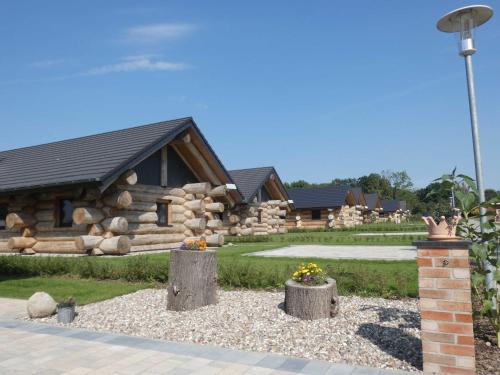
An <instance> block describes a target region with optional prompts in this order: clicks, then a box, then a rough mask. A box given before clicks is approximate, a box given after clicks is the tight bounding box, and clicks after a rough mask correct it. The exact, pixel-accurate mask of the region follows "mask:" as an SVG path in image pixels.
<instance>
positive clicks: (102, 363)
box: [0, 320, 407, 375]
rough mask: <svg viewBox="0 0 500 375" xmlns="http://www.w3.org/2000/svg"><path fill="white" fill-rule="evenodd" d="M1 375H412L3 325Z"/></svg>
mask: <svg viewBox="0 0 500 375" xmlns="http://www.w3.org/2000/svg"><path fill="white" fill-rule="evenodd" d="M0 347H1V348H2V350H1V351H0V374H2V375H8V374H68V375H70V374H71V375H75V374H176V375H188V374H189V375H202V374H203V375H211V374H227V375H239V374H245V375H251V374H254V375H268V374H269V375H287V374H311V375H326V374H329V375H331V374H335V375H347V374H350V375H361V374H365V375H375V374H377V375H390V374H393V375H394V374H407V373H406V372H396V371H388V370H381V369H372V368H366V367H353V366H348V365H344V364H332V363H329V362H323V361H310V360H306V359H301V358H291V357H285V356H280V355H275V354H268V353H254V352H244V351H240V350H230V349H224V348H219V347H211V346H207V345H196V344H186V343H173V342H169V341H164V340H150V339H143V338H139V337H133V336H124V335H118V334H111V333H104V332H92V331H86V330H82V329H74V328H66V327H59V326H50V325H46V324H39V323H32V322H27V321H20V320H17V321H13V320H10V321H8V320H0Z"/></svg>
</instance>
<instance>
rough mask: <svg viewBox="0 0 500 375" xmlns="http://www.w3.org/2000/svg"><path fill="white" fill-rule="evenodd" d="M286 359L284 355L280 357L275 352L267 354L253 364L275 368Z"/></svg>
mask: <svg viewBox="0 0 500 375" xmlns="http://www.w3.org/2000/svg"><path fill="white" fill-rule="evenodd" d="M286 360H287V358H286V357H282V356H279V355H275V354H267V355H266V356H265V357H264V358H262V359H261V360H260V361H259V362H257V363H256V364H255V365H256V366H259V367H267V368H274V369H277V368H278V367H280V366H281V365H282V364H283V363H284V362H285V361H286Z"/></svg>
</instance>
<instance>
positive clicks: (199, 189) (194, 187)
mask: <svg viewBox="0 0 500 375" xmlns="http://www.w3.org/2000/svg"><path fill="white" fill-rule="evenodd" d="M182 190H184V191H185V192H186V193H187V194H205V195H207V194H208V193H209V192H210V190H212V186H211V185H210V183H209V182H199V183H194V184H186V185H184V186H183V187H182Z"/></svg>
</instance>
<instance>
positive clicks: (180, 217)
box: [172, 211, 192, 224]
mask: <svg viewBox="0 0 500 375" xmlns="http://www.w3.org/2000/svg"><path fill="white" fill-rule="evenodd" d="M189 212H192V211H189ZM186 220H188V219H187V218H186V216H184V213H182V214H172V223H174V224H184V222H185V221H186Z"/></svg>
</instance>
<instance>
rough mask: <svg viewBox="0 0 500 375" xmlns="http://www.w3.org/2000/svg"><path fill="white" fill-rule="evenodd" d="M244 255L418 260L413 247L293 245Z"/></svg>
mask: <svg viewBox="0 0 500 375" xmlns="http://www.w3.org/2000/svg"><path fill="white" fill-rule="evenodd" d="M244 255H245V256H258V257H292V258H324V259H367V260H368V259H371V260H414V259H416V258H417V249H416V248H415V247H413V246H350V245H335V246H328V245H292V246H288V247H283V248H280V249H274V250H265V251H258V252H255V253H247V254H244Z"/></svg>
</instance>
